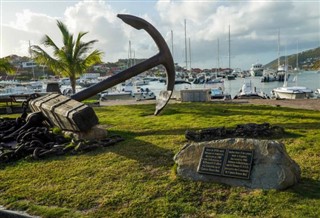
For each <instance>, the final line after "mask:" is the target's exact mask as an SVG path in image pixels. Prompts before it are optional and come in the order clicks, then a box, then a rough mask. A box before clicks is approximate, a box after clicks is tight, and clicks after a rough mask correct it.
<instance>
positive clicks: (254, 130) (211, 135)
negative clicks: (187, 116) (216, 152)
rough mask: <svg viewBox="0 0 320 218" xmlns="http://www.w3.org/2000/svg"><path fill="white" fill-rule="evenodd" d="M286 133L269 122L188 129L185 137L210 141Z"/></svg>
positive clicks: (273, 135)
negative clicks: (195, 129)
mask: <svg viewBox="0 0 320 218" xmlns="http://www.w3.org/2000/svg"><path fill="white" fill-rule="evenodd" d="M283 134H284V129H283V128H282V127H280V126H271V125H270V124H269V123H262V124H256V123H247V124H239V125H237V126H236V128H234V129H227V128H225V127H218V128H207V129H201V130H198V131H192V130H187V131H186V133H185V137H186V139H188V140H191V141H196V142H200V141H210V140H216V139H223V138H233V137H250V138H268V137H279V136H281V135H283Z"/></svg>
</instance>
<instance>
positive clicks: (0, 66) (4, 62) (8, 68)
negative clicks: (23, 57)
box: [0, 58, 14, 74]
mask: <svg viewBox="0 0 320 218" xmlns="http://www.w3.org/2000/svg"><path fill="white" fill-rule="evenodd" d="M1 71H5V72H7V73H8V74H12V73H13V72H14V69H13V66H12V65H11V64H10V62H9V59H8V58H0V72H1Z"/></svg>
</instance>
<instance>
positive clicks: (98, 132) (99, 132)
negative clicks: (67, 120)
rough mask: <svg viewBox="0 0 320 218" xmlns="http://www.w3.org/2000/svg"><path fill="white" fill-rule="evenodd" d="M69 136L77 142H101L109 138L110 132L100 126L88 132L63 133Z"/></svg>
mask: <svg viewBox="0 0 320 218" xmlns="http://www.w3.org/2000/svg"><path fill="white" fill-rule="evenodd" d="M63 133H64V134H65V135H67V136H71V137H72V138H74V139H75V140H80V139H85V140H101V139H105V138H106V137H107V136H108V131H107V130H106V129H105V128H103V127H102V126H100V125H96V126H93V127H92V128H91V129H90V130H88V131H83V132H74V131H63Z"/></svg>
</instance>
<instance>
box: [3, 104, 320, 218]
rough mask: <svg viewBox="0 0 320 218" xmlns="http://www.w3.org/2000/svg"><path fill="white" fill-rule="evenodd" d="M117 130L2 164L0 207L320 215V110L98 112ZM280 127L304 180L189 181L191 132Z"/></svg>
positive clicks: (106, 213)
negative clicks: (88, 147)
mask: <svg viewBox="0 0 320 218" xmlns="http://www.w3.org/2000/svg"><path fill="white" fill-rule="evenodd" d="M94 109H95V111H96V113H97V115H98V117H99V120H100V123H101V124H102V125H103V126H104V127H105V128H107V129H108V131H109V133H110V134H111V135H114V134H118V135H121V136H122V137H124V138H125V141H123V142H120V143H118V144H116V145H114V146H111V147H105V148H99V149H97V150H94V151H91V152H87V153H84V154H78V155H67V156H56V157H51V158H47V159H44V160H37V161H34V160H30V159H24V160H20V161H17V162H13V163H8V164H2V165H1V168H0V205H3V206H5V207H7V208H10V209H14V210H24V211H27V212H28V213H29V214H33V215H38V216H41V217H59V218H60V217H68V218H69V217H95V218H96V217H318V216H319V214H320V172H319V169H320V113H319V112H318V111H310V110H298V109H289V108H282V107H272V106H255V105H249V104H222V103H221V104H220V103H179V104H169V105H168V106H167V107H166V108H165V109H164V110H163V112H162V113H161V114H160V115H159V116H153V115H152V114H153V112H154V105H131V106H109V107H95V108H94ZM250 122H253V123H263V122H268V123H270V124H271V125H278V126H281V127H283V128H284V129H285V132H286V133H285V135H284V137H282V138H278V139H276V140H278V141H281V142H283V143H284V144H285V145H286V148H287V151H288V153H289V155H290V156H291V158H292V159H293V160H295V161H296V162H297V163H298V164H299V165H300V167H301V170H302V180H301V182H300V183H299V184H297V185H295V186H294V187H291V188H289V189H287V190H284V191H275V190H268V191H267V190H259V189H255V190H250V189H246V188H243V187H230V186H227V185H223V184H216V183H205V182H194V181H189V180H183V179H181V178H179V177H178V176H177V175H176V173H175V167H176V166H175V164H174V161H173V157H174V155H175V154H176V153H177V152H178V151H179V150H180V149H181V148H182V147H183V146H184V144H185V143H187V140H186V138H185V135H184V134H185V131H186V130H198V129H202V128H208V127H222V126H225V127H235V126H236V125H237V124H244V123H250Z"/></svg>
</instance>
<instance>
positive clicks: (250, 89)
mask: <svg viewBox="0 0 320 218" xmlns="http://www.w3.org/2000/svg"><path fill="white" fill-rule="evenodd" d="M268 98H270V97H269V96H268V95H267V94H266V93H264V92H262V91H258V90H257V88H256V87H255V86H254V85H253V84H252V82H251V80H249V81H246V80H244V83H243V85H242V87H241V89H240V91H239V93H238V94H237V95H236V96H235V97H234V99H268Z"/></svg>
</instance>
